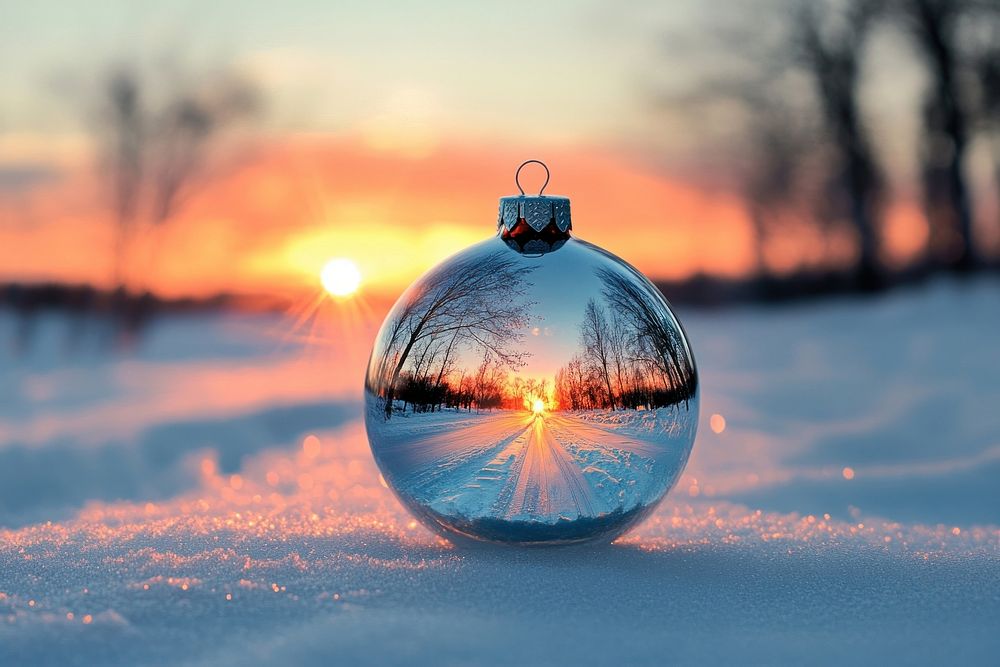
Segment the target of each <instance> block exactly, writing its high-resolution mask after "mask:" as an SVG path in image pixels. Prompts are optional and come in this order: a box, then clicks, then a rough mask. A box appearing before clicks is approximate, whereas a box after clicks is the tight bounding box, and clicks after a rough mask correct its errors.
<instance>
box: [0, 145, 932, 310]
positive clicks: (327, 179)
mask: <svg viewBox="0 0 1000 667" xmlns="http://www.w3.org/2000/svg"><path fill="white" fill-rule="evenodd" d="M523 152H524V151H523V150H519V149H512V148H507V147H500V146H493V145H469V144H464V143H463V144H441V145H439V146H437V147H435V148H434V149H433V151H431V153H429V154H427V155H423V154H421V155H419V156H415V155H412V154H409V153H405V152H403V153H400V152H397V151H392V150H383V149H380V148H378V147H373V146H372V145H371V143H370V142H368V141H366V140H365V139H364V137H360V136H340V137H336V136H328V137H317V136H316V135H313V136H309V137H303V138H285V139H282V140H275V141H274V142H272V143H271V144H268V145H265V146H263V147H261V149H260V150H259V151H258V152H257V154H255V156H254V157H253V159H251V160H248V161H246V162H244V163H242V164H241V165H240V166H239V167H238V168H234V169H233V170H232V171H230V172H228V173H225V174H221V175H220V176H219V177H218V178H217V179H216V180H214V181H213V182H212V183H210V184H208V185H207V186H206V187H205V188H204V189H203V190H202V191H200V192H199V193H198V195H197V196H193V197H192V198H191V199H190V200H189V201H188V202H186V204H185V206H184V207H183V208H182V209H180V211H179V213H178V215H177V217H176V218H174V219H172V220H170V221H168V222H167V223H165V224H163V225H161V226H158V227H155V228H149V229H144V230H142V232H141V233H137V234H136V238H135V239H134V243H133V247H132V249H131V252H130V255H129V258H128V259H129V263H130V264H131V266H132V271H131V274H132V275H139V274H141V278H140V279H139V280H137V281H136V284H135V285H133V286H132V287H133V289H149V290H152V291H154V292H156V293H158V294H160V295H162V296H165V297H180V296H195V297H201V296H209V295H212V294H216V293H219V292H233V293H244V294H260V295H277V296H284V297H293V298H300V297H302V295H303V294H306V293H308V292H309V291H310V290H311V289H314V286H315V284H316V279H317V276H321V281H322V284H323V288H324V290H325V291H326V292H327V293H328V294H334V295H340V296H345V295H350V294H352V293H353V292H354V291H355V290H357V289H358V287H359V286H360V283H361V279H360V277H361V276H363V277H364V289H365V292H366V293H367V294H368V295H369V296H371V297H377V298H389V297H392V298H394V297H395V295H397V294H398V293H399V292H400V291H401V290H402V289H403V288H405V287H406V286H407V285H408V284H409V283H410V282H412V281H413V280H414V279H415V278H416V277H417V276H419V275H420V274H421V273H423V272H424V271H426V270H427V269H429V268H430V267H432V266H434V265H435V264H436V263H437V262H439V261H440V260H442V259H444V258H445V257H447V256H449V255H451V254H453V253H454V252H457V251H458V250H461V249H462V248H465V247H467V246H469V245H470V244H472V243H474V242H476V241H479V240H482V239H485V238H487V237H489V236H491V235H492V234H493V233H494V229H495V216H496V208H495V207H496V201H497V197H499V196H502V195H507V194H510V193H511V191H516V188H515V186H514V183H513V170H514V168H515V166H516V165H517V164H518V163H519V161H520V160H521V159H522V158H523V157H524V156H523V155H522V153H523ZM532 152H535V151H532ZM544 152H545V154H544V155H542V157H544V158H545V159H546V161H547V163H548V165H549V167H550V169H551V170H552V183H551V185H550V187H549V190H551V191H552V192H553V193H554V194H563V195H567V196H569V197H571V198H572V200H573V226H574V234H575V235H576V236H577V237H578V238H582V239H585V240H587V241H591V242H593V243H596V244H597V245H600V246H602V247H604V248H606V249H608V250H609V251H611V252H613V253H615V254H617V255H620V256H621V257H623V258H624V259H626V260H627V261H628V262H629V263H631V264H633V265H635V266H636V267H637V268H638V269H639V270H640V271H642V272H643V273H645V274H646V275H647V276H649V277H650V278H652V279H654V280H655V279H672V280H675V279H683V278H685V277H689V276H691V275H694V274H698V273H702V274H710V275H716V276H722V277H728V278H741V277H745V276H748V275H750V274H751V273H752V272H753V271H755V270H756V265H755V263H756V259H755V258H756V256H757V252H756V249H755V247H754V239H753V231H752V225H750V224H749V221H748V219H747V215H746V211H745V209H744V206H743V203H742V202H741V200H740V199H739V197H738V196H737V195H733V194H727V193H725V192H709V191H705V190H703V189H700V188H699V187H697V186H695V185H691V184H687V183H684V182H682V181H680V180H677V179H674V178H671V177H668V176H665V175H664V174H661V173H657V172H655V171H653V170H651V169H648V168H646V167H644V166H642V165H640V164H638V163H635V162H632V161H629V160H628V159H626V158H625V157H623V156H620V155H616V154H614V153H610V152H601V151H597V150H593V149H588V148H585V147H576V148H569V147H562V148H558V149H556V148H552V147H549V150H547V151H544ZM87 174H88V170H87V169H86V168H85V167H84V166H83V164H82V163H81V165H80V166H79V167H78V168H74V169H72V170H70V171H67V172H66V176H65V177H64V178H62V179H58V180H56V181H53V182H52V183H49V184H44V185H40V186H38V187H35V188H34V189H32V190H31V191H28V192H25V193H23V194H20V195H19V196H18V197H16V198H8V201H6V202H3V203H0V219H8V220H10V221H11V222H12V223H14V224H9V225H0V281H8V280H13V281H27V282H39V281H57V282H66V283H90V284H93V285H97V286H99V287H109V286H110V280H111V275H112V271H111V268H112V266H113V264H114V262H113V253H112V249H113V247H114V243H113V239H114V234H113V230H112V226H111V222H110V215H109V211H108V203H107V201H104V200H102V198H101V197H100V196H98V195H97V194H96V193H99V192H100V191H101V184H100V183H98V182H97V181H96V179H95V178H94V177H93V176H92V175H91V176H88V175H87ZM14 199H16V200H17V201H14ZM888 220H889V223H888V229H887V233H886V239H885V240H886V243H887V247H888V250H887V252H888V254H889V256H890V259H891V261H893V262H905V261H906V260H907V258H908V257H912V256H913V255H914V254H915V253H918V252H919V251H920V248H921V247H922V244H923V243H924V241H925V237H926V226H925V225H922V224H921V220H920V213H919V211H918V210H917V209H916V208H915V207H914V206H913V205H912V204H903V205H901V206H900V208H899V210H898V211H895V210H894V211H889V214H888ZM22 221H23V222H22ZM845 248H846V250H845ZM851 250H852V249H851V240H850V238H848V237H845V238H844V239H839V240H838V239H833V240H824V239H823V238H821V237H820V236H817V234H815V233H813V232H812V231H808V230H800V231H796V230H794V229H791V230H789V232H788V234H787V235H784V236H782V237H781V238H780V239H778V240H777V241H776V242H775V243H774V244H772V247H770V248H768V249H767V252H766V255H767V261H768V263H769V265H771V267H772V269H774V270H776V271H790V270H794V269H795V268H796V267H797V266H800V265H815V264H817V263H822V262H824V261H827V262H831V261H842V260H843V259H844V258H845V257H847V256H848V255H850V252H851ZM331 257H337V258H341V259H344V258H348V257H349V258H350V259H349V260H347V259H344V261H347V262H351V263H352V264H353V267H354V268H353V269H349V270H348V269H346V268H345V266H346V265H338V266H339V267H340V268H338V269H336V270H334V269H333V268H332V267H331V264H330V262H331V259H330V258H331ZM139 268H141V271H139V270H138V269H139ZM355 271H356V272H357V273H356V276H355V273H354V272H355ZM328 273H329V274H330V275H327V274H328Z"/></svg>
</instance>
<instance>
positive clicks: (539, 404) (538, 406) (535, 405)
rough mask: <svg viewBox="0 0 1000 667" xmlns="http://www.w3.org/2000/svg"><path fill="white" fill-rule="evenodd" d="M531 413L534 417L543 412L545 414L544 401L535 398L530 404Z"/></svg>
mask: <svg viewBox="0 0 1000 667" xmlns="http://www.w3.org/2000/svg"><path fill="white" fill-rule="evenodd" d="M531 411H532V412H534V413H535V414H536V415H540V414H542V413H543V412H545V401H543V400H542V399H540V398H536V399H535V400H534V401H532V403H531Z"/></svg>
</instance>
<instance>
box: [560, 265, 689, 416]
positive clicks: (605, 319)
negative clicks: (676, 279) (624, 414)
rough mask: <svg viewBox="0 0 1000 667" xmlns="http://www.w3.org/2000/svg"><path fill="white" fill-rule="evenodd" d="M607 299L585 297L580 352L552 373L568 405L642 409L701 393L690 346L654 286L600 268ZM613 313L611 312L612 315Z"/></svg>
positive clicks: (686, 399) (562, 403)
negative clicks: (585, 304) (601, 300)
mask: <svg viewBox="0 0 1000 667" xmlns="http://www.w3.org/2000/svg"><path fill="white" fill-rule="evenodd" d="M598 276H599V277H600V278H601V280H602V281H603V282H604V289H603V290H602V296H603V304H602V303H599V302H598V301H597V300H595V299H591V300H590V301H588V303H587V306H586V309H585V311H584V317H583V320H582V321H581V322H580V325H579V331H580V347H581V351H580V352H579V353H578V354H577V355H576V356H574V357H573V358H572V359H571V360H570V361H569V363H567V364H566V365H565V366H563V367H562V368H560V369H559V370H558V371H557V372H556V375H555V387H554V398H555V400H556V402H557V403H558V405H559V406H560V407H562V408H563V409H570V410H589V409H612V410H614V409H616V408H622V409H633V410H635V409H640V408H657V407H662V406H666V405H673V404H676V403H679V402H682V401H683V402H684V403H685V405H686V406H687V405H689V402H690V399H691V398H692V397H693V396H694V395H695V392H696V391H697V378H696V374H695V369H694V366H693V363H692V361H691V354H690V351H689V350H688V349H687V347H686V344H685V343H684V341H683V339H682V338H681V336H682V334H681V331H680V327H679V325H678V324H677V323H676V321H673V320H672V319H669V315H665V314H664V313H666V312H667V311H666V310H665V308H664V306H665V302H664V301H663V297H662V296H660V294H659V292H657V291H656V290H655V289H654V288H651V287H648V286H647V284H646V283H645V281H643V280H636V279H635V278H636V277H639V276H638V274H635V275H634V276H628V275H622V274H620V273H618V272H616V271H611V270H607V269H601V270H599V271H598ZM609 312H610V313H611V314H610V315H609Z"/></svg>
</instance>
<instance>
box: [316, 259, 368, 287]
mask: <svg viewBox="0 0 1000 667" xmlns="http://www.w3.org/2000/svg"><path fill="white" fill-rule="evenodd" d="M319 279H320V282H321V283H322V284H323V289H325V290H326V291H327V292H328V293H329V294H330V295H332V296H340V297H344V296H350V295H351V294H354V293H355V292H356V291H357V290H358V287H360V286H361V271H359V270H358V265H357V264H355V263H354V261H353V260H350V259H346V258H343V257H338V258H335V259H331V260H330V261H328V262H327V263H326V264H324V265H323V270H322V271H320V274H319Z"/></svg>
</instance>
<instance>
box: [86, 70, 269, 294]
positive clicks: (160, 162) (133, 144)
mask: <svg viewBox="0 0 1000 667" xmlns="http://www.w3.org/2000/svg"><path fill="white" fill-rule="evenodd" d="M96 91H97V98H98V99H97V105H96V106H97V109H98V115H97V122H96V123H95V125H94V128H95V139H96V142H97V144H98V147H99V152H100V154H101V156H102V164H103V170H102V172H103V174H104V175H105V177H106V178H107V181H108V185H109V190H110V197H111V208H112V212H113V220H114V226H115V258H114V276H113V277H114V281H115V284H116V285H117V286H118V287H120V288H122V289H125V288H127V286H128V275H127V264H128V255H129V250H130V246H131V242H132V240H133V237H134V236H135V234H136V233H137V232H138V231H139V229H140V228H142V227H144V226H153V225H161V224H164V223H166V222H167V221H169V220H170V219H171V218H172V217H173V215H174V214H175V213H176V211H177V208H178V206H179V204H180V202H181V201H182V199H183V198H184V196H185V195H187V194H188V193H190V192H192V191H194V190H195V189H196V187H197V185H199V184H200V183H201V182H202V181H201V177H202V176H203V171H202V168H203V167H204V164H205V162H206V158H207V156H208V153H209V151H210V150H211V148H212V147H213V144H214V143H215V141H216V139H218V137H219V136H220V135H221V134H222V133H223V132H224V131H225V130H226V129H228V127H229V126H230V125H231V124H232V123H233V122H234V121H236V120H238V119H241V118H245V117H248V116H249V115H251V114H252V113H253V112H254V111H255V110H256V109H257V108H258V103H257V102H258V95H257V92H256V90H255V89H254V88H253V87H252V86H251V85H250V84H249V83H248V82H246V81H245V80H243V79H240V78H238V77H236V76H235V75H233V74H231V73H228V72H222V73H220V74H216V75H213V76H206V77H181V78H179V79H171V80H170V81H165V80H159V79H157V78H156V77H155V76H153V75H152V74H150V73H147V72H144V71H142V70H140V69H139V68H138V67H136V66H132V65H126V66H121V67H116V68H113V69H112V70H111V72H110V73H109V74H108V75H107V76H106V77H105V78H104V81H103V83H102V84H101V85H99V86H98V87H97V89H96Z"/></svg>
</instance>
